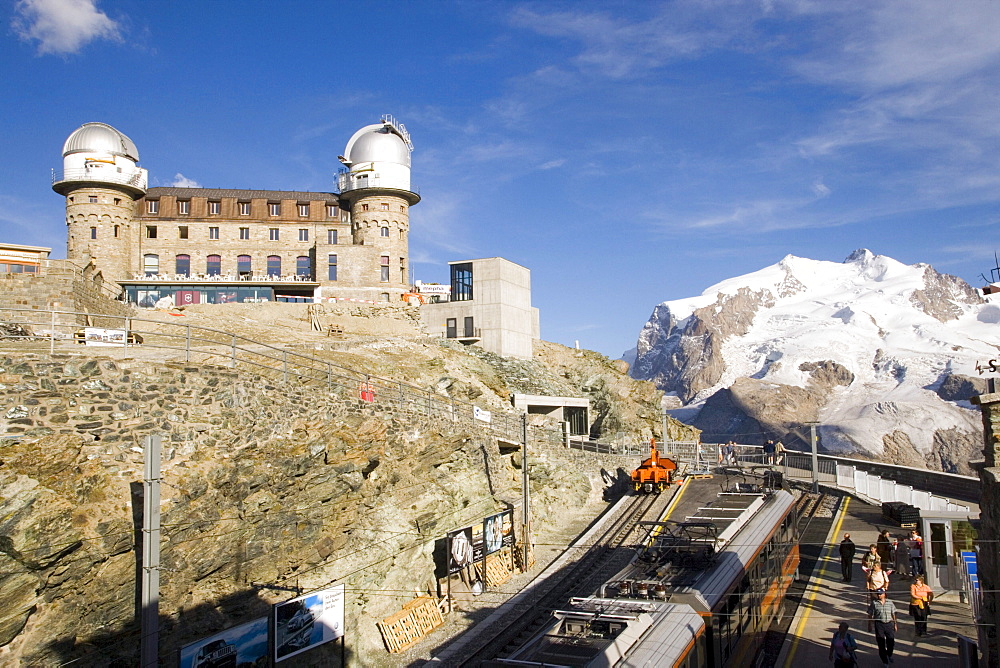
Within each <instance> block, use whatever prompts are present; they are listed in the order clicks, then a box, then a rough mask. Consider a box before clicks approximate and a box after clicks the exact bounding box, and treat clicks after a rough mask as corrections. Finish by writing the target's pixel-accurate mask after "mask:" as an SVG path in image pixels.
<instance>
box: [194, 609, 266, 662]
mask: <svg viewBox="0 0 1000 668" xmlns="http://www.w3.org/2000/svg"><path fill="white" fill-rule="evenodd" d="M266 657H267V617H261V618H260V619H255V620H254V621H252V622H248V623H246V624H240V625H239V626H234V627H233V628H231V629H226V630H225V631H222V632H221V633H216V634H215V635H214V636H209V637H207V638H202V639H201V640H199V641H198V642H195V643H191V644H190V645H185V646H184V647H182V648H181V668H223V667H226V668H230V667H231V668H236V667H237V666H242V665H248V664H249V665H256V664H257V662H258V661H260V660H261V659H265V658H266Z"/></svg>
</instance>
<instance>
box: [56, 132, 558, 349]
mask: <svg viewBox="0 0 1000 668" xmlns="http://www.w3.org/2000/svg"><path fill="white" fill-rule="evenodd" d="M412 150H413V143H412V141H411V140H410V135H409V133H408V132H407V130H406V128H405V127H404V126H403V125H402V124H401V123H398V122H396V120H395V119H394V118H393V117H391V116H383V117H382V119H381V121H380V122H379V123H375V124H372V125H367V126H365V127H363V128H361V129H360V130H358V131H357V132H355V133H354V135H353V136H352V137H351V138H350V140H349V141H348V142H347V147H346V148H345V149H344V155H343V156H339V160H340V162H341V163H343V165H344V166H343V167H342V168H341V169H340V171H339V173H338V174H337V189H338V192H299V191H279V190H240V189H213V188H178V187H152V188H150V187H148V173H147V171H146V170H145V169H143V168H142V167H140V166H139V150H138V148H137V147H136V145H135V143H134V142H133V141H132V140H131V139H130V138H129V137H128V136H126V135H125V134H123V133H122V132H120V131H118V130H117V129H115V128H113V127H111V126H110V125H107V124H104V123H84V124H83V125H82V126H80V127H79V128H77V129H76V130H74V131H73V132H72V133H71V134H70V135H69V137H68V138H67V139H66V142H65V144H64V145H63V152H62V155H63V171H62V174H61V175H59V174H56V173H53V176H52V189H53V190H55V191H56V192H57V193H59V194H60V195H63V196H65V197H66V225H67V259H68V260H70V261H71V262H73V263H75V264H76V265H78V266H80V267H86V266H88V265H89V266H91V267H92V268H93V270H95V271H96V272H100V274H101V276H102V278H103V279H104V280H105V281H113V282H115V283H117V284H119V285H120V286H121V287H122V288H123V290H124V293H125V297H126V298H127V300H128V301H130V302H132V303H135V304H137V305H139V306H146V307H149V306H153V305H155V304H157V302H160V303H161V304H162V303H172V304H176V305H181V304H197V303H211V304H222V303H231V302H245V301H275V300H277V301H307V302H313V301H323V300H328V299H354V300H365V301H376V302H377V301H381V302H395V303H399V302H400V301H401V299H402V296H403V295H404V294H406V293H409V292H411V290H413V289H414V288H413V287H411V280H410V275H409V274H410V267H409V232H410V219H409V209H410V207H411V206H413V205H414V204H416V203H418V202H419V201H420V195H419V194H417V192H415V190H413V189H412V187H411V185H410V154H411V152H412ZM450 265H451V267H450V268H451V285H450V286H449V287H450V301H447V302H445V303H441V302H440V299H441V298H440V297H438V298H435V300H434V301H435V302H436V303H432V304H425V305H423V306H422V307H421V319H422V321H423V323H424V325H425V327H426V329H427V331H428V332H429V333H431V334H439V335H441V336H444V337H447V338H452V339H458V340H461V341H462V342H463V343H467V344H477V345H481V346H482V347H483V348H485V349H487V350H490V351H492V352H496V353H499V354H503V355H514V356H518V357H530V356H531V354H532V341H533V340H535V339H537V338H539V325H538V309H535V308H533V307H532V306H531V281H530V271H529V270H528V269H526V268H525V267H521V266H519V265H517V264H514V263H513V262H509V261H507V260H504V259H503V258H488V259H482V260H467V261H463V262H452V263H450ZM436 287H437V288H442V287H443V286H436ZM417 289H419V287H418V288H417ZM435 294H440V293H435ZM444 299H449V298H448V297H444Z"/></svg>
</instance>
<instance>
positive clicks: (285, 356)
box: [281, 350, 288, 383]
mask: <svg viewBox="0 0 1000 668" xmlns="http://www.w3.org/2000/svg"><path fill="white" fill-rule="evenodd" d="M281 366H282V369H283V370H284V374H285V382H286V383H287V382H288V351H287V350H282V351H281Z"/></svg>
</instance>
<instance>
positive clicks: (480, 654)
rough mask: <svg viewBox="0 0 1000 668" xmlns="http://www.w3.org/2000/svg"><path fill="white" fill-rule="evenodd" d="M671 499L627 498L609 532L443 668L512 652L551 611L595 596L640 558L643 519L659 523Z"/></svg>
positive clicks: (470, 664) (604, 531)
mask: <svg viewBox="0 0 1000 668" xmlns="http://www.w3.org/2000/svg"><path fill="white" fill-rule="evenodd" d="M672 497H673V494H668V493H665V494H649V495H636V496H631V497H625V499H628V500H627V501H623V502H619V504H620V505H621V507H620V508H618V507H617V506H616V509H617V510H616V515H615V516H612V517H610V518H608V519H607V520H606V524H607V526H604V527H602V528H601V529H599V530H598V531H597V532H596V533H595V534H594V535H593V536H591V537H590V540H588V541H586V543H585V544H583V545H573V546H571V547H569V548H567V549H568V550H578V551H579V552H580V554H579V556H578V557H577V558H576V559H575V560H572V561H570V562H569V563H567V564H566V565H565V566H563V567H562V568H561V569H560V570H559V571H557V572H556V573H553V574H551V575H550V576H549V577H547V578H546V579H545V580H542V581H540V582H537V583H536V584H534V585H532V587H531V589H530V590H529V591H530V593H529V595H528V596H527V597H526V598H525V599H524V600H522V601H519V602H518V603H517V604H516V605H513V606H512V607H511V609H510V610H509V611H508V612H507V614H506V615H504V617H503V618H502V619H500V620H498V621H497V622H495V623H494V624H493V625H492V626H491V627H490V628H489V629H487V630H485V631H484V632H482V633H480V636H481V637H480V638H477V643H476V645H477V649H476V650H475V651H474V652H471V653H467V654H466V655H465V656H464V657H462V658H461V659H459V660H456V661H451V662H448V663H447V664H443V665H449V666H456V667H460V668H474V667H476V666H480V665H481V664H482V663H483V662H484V661H488V660H490V659H494V658H496V657H500V656H505V655H507V654H509V653H510V652H512V651H513V650H514V649H516V648H517V647H518V646H520V645H521V644H522V643H523V642H524V641H525V640H527V639H528V638H530V637H532V636H533V635H535V634H536V633H537V632H538V631H539V630H540V629H541V628H542V627H543V626H544V625H545V624H547V623H549V621H550V619H551V612H552V610H555V609H558V608H559V607H561V606H562V605H563V604H565V603H566V602H567V600H568V599H569V598H570V597H572V596H578V595H586V594H589V593H591V592H592V591H593V590H594V589H596V588H597V587H599V586H600V585H601V583H603V582H604V581H605V580H607V579H608V578H609V577H610V576H611V575H613V574H614V573H616V572H617V571H618V570H621V568H624V566H625V565H627V564H628V562H629V561H631V559H632V557H633V556H634V555H635V550H634V549H632V545H633V544H634V543H635V541H636V540H638V536H633V533H634V531H635V530H636V525H637V524H638V523H639V522H640V521H642V520H644V519H659V518H660V517H661V516H662V514H663V512H664V511H665V510H666V506H667V504H668V503H669V502H670V499H671V498H672Z"/></svg>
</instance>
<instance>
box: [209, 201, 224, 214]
mask: <svg viewBox="0 0 1000 668" xmlns="http://www.w3.org/2000/svg"><path fill="white" fill-rule="evenodd" d="M221 209H222V202H211V201H210V202H209V203H208V213H209V215H212V216H217V215H219V211H220V210H221Z"/></svg>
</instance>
